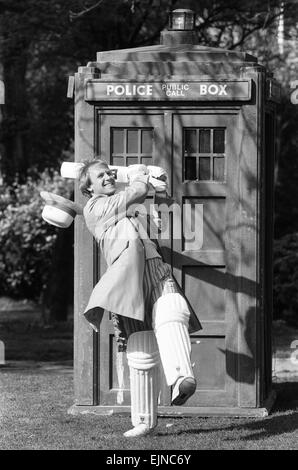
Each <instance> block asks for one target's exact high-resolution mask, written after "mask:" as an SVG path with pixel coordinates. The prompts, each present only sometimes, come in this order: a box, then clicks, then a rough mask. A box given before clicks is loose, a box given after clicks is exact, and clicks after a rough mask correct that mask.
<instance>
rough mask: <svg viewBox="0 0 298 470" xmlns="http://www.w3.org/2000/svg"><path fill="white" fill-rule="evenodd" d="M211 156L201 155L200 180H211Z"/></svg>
mask: <svg viewBox="0 0 298 470" xmlns="http://www.w3.org/2000/svg"><path fill="white" fill-rule="evenodd" d="M210 179H211V175H210V158H209V157H200V163H199V180H210Z"/></svg>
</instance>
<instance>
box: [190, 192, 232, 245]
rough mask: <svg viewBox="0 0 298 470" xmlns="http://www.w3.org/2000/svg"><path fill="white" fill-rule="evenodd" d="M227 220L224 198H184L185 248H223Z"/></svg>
mask: <svg viewBox="0 0 298 470" xmlns="http://www.w3.org/2000/svg"><path fill="white" fill-rule="evenodd" d="M225 220H226V203H225V199H224V198H220V197H212V198H194V197H192V198H183V229H184V230H183V236H184V246H183V250H185V251H188V250H201V249H203V250H223V249H224V246H223V234H224V230H225ZM196 247H197V248H196Z"/></svg>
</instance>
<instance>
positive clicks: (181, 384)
mask: <svg viewBox="0 0 298 470" xmlns="http://www.w3.org/2000/svg"><path fill="white" fill-rule="evenodd" d="M196 387H197V382H196V380H195V379H194V378H193V377H181V378H179V379H178V380H177V382H176V384H175V386H174V388H173V393H172V403H171V404H172V405H173V406H181V405H184V403H185V402H186V401H187V400H188V399H189V398H190V397H191V396H192V395H193V394H194V393H195V391H196Z"/></svg>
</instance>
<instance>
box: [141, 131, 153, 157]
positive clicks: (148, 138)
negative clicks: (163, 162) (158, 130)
mask: <svg viewBox="0 0 298 470" xmlns="http://www.w3.org/2000/svg"><path fill="white" fill-rule="evenodd" d="M152 144H153V130H152V129H148V130H147V129H146V130H143V131H142V148H141V153H152V147H153V145H152Z"/></svg>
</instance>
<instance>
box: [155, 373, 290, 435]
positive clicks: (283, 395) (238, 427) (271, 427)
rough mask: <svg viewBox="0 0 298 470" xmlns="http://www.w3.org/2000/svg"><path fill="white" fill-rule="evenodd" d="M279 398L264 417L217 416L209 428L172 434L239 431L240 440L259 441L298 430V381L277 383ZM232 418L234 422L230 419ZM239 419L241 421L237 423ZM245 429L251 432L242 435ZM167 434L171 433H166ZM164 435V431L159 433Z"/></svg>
mask: <svg viewBox="0 0 298 470" xmlns="http://www.w3.org/2000/svg"><path fill="white" fill-rule="evenodd" d="M275 390H276V391H277V394H278V395H277V400H276V403H275V406H274V409H273V410H272V413H271V414H270V415H269V416H268V417H266V418H262V419H258V418H245V421H244V420H243V418H235V417H233V418H229V417H220V418H217V422H218V425H215V426H212V427H208V428H205V427H204V428H202V427H200V429H198V428H188V429H183V430H181V429H179V430H177V432H173V433H172V435H179V434H192V435H194V434H201V435H202V434H209V433H214V432H219V431H225V432H234V433H235V432H237V431H238V432H239V436H238V440H239V441H250V440H251V441H257V440H261V439H265V438H269V437H274V436H278V435H281V434H287V433H293V432H295V431H296V430H298V382H283V383H280V384H276V386H275ZM231 419H232V423H229V421H230V420H231ZM235 419H237V420H238V419H239V421H240V423H235ZM245 431H248V432H251V434H249V435H241V433H242V432H244V434H245ZM166 434H167V435H168V434H169V433H166ZM159 435H163V433H159Z"/></svg>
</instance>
